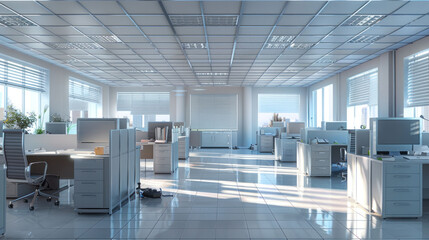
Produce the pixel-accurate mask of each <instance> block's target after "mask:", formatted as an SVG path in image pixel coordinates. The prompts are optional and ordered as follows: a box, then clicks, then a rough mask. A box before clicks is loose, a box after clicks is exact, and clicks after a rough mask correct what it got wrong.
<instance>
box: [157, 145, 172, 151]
mask: <svg viewBox="0 0 429 240" xmlns="http://www.w3.org/2000/svg"><path fill="white" fill-rule="evenodd" d="M167 149H171V144H155V151H157V150H161V151H165V150H167Z"/></svg>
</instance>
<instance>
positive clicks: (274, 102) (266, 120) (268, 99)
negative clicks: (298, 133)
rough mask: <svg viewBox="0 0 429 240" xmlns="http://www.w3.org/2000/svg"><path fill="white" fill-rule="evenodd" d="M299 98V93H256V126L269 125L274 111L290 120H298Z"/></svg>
mask: <svg viewBox="0 0 429 240" xmlns="http://www.w3.org/2000/svg"><path fill="white" fill-rule="evenodd" d="M299 99H300V95H299V94H258V126H259V127H267V126H269V125H270V122H271V120H272V119H273V114H274V113H278V114H279V117H281V118H286V119H290V121H292V122H295V121H299V107H300V105H299V104H300V101H299Z"/></svg>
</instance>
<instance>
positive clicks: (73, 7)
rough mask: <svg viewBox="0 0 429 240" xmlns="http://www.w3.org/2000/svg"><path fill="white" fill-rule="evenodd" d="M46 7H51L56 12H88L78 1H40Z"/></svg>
mask: <svg viewBox="0 0 429 240" xmlns="http://www.w3.org/2000/svg"><path fill="white" fill-rule="evenodd" d="M40 3H41V4H42V5H44V6H45V7H47V8H49V10H51V11H52V12H54V13H55V14H86V13H88V11H86V10H85V9H84V8H83V7H81V6H80V4H79V3H78V2H72V1H69V2H60V1H48V2H40Z"/></svg>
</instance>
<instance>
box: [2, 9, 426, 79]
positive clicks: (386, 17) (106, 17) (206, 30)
mask: <svg viewBox="0 0 429 240" xmlns="http://www.w3.org/2000/svg"><path fill="white" fill-rule="evenodd" d="M428 13H429V2H428V1H411V2H408V1H374V2H367V1H330V2H325V1H291V2H283V1H275V2H267V1H245V2H240V1H229V2H228V1H225V2H220V1H204V2H195V1H179V2H177V1H40V2H38V1H0V17H4V16H21V17H24V19H26V20H29V21H31V22H32V23H34V26H6V25H2V24H0V35H1V36H2V37H3V38H2V41H3V42H4V43H7V44H13V45H15V46H16V47H18V48H22V49H24V50H29V51H31V52H32V53H33V54H37V55H42V56H44V57H46V58H49V59H51V60H54V61H56V62H58V63H61V64H64V65H67V66H69V67H72V68H74V69H76V70H78V71H81V72H83V73H85V74H89V75H90V76H92V77H94V78H95V79H97V80H99V81H100V82H103V83H106V84H109V85H112V86H142V85H157V86H159V85H160V86H165V85H188V86H197V85H231V86H257V87H264V86H267V87H277V86H295V87H299V86H308V85H311V84H313V83H315V82H318V81H320V80H322V79H324V78H326V77H329V76H332V75H333V74H335V73H338V72H341V71H344V70H346V69H348V68H351V67H353V66H356V65H358V64H360V63H362V62H365V61H368V60H369V59H371V58H374V57H376V56H378V55H380V54H381V53H383V52H386V51H390V50H393V49H397V48H399V47H401V46H404V45H406V44H409V43H411V42H414V41H416V40H418V39H420V38H422V37H424V36H427V35H429V29H428V27H429V25H428V23H429V15H428ZM366 15H382V16H381V20H379V21H378V22H376V23H375V24H373V25H364V26H356V25H350V24H353V22H354V23H356V22H359V21H360V20H362V19H364V18H365V17H367V16H366ZM103 36H109V37H108V40H119V42H116V41H115V42H103V41H101V40H100V38H101V37H103ZM112 36H113V38H112ZM275 36H286V37H285V39H287V40H289V41H291V42H284V43H276V42H273V41H272V39H273V37H275ZM67 43H69V44H67ZM70 43H71V44H70ZM182 43H184V44H182ZM186 43H198V48H186V47H187V46H186ZM276 44H277V45H276ZM190 45H191V46H193V44H190ZM201 46H203V48H201ZM272 46H279V47H281V48H269V47H272ZM291 46H295V48H293V47H291ZM302 46H304V47H309V48H305V49H301V48H299V47H302ZM64 47H71V49H63V48H64ZM297 47H298V48H297ZM91 48H95V49H91Z"/></svg>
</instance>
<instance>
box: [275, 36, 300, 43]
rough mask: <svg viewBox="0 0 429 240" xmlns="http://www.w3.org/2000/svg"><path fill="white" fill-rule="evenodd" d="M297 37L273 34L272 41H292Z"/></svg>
mask: <svg viewBox="0 0 429 240" xmlns="http://www.w3.org/2000/svg"><path fill="white" fill-rule="evenodd" d="M294 38H295V36H289V35H274V36H271V38H270V42H272V43H290V42H292V40H293V39H294Z"/></svg>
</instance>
